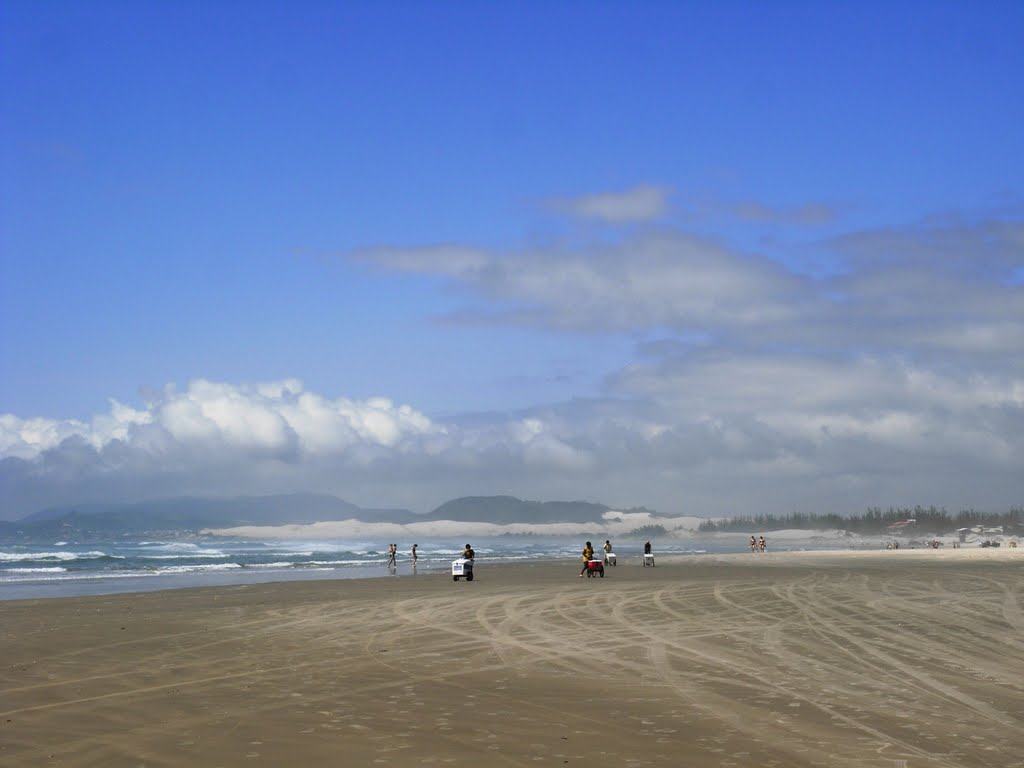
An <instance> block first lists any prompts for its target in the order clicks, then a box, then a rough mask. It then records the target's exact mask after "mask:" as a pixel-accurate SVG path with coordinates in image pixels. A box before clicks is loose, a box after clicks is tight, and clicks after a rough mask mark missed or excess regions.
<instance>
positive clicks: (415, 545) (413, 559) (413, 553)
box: [410, 544, 419, 568]
mask: <svg viewBox="0 0 1024 768" xmlns="http://www.w3.org/2000/svg"><path fill="white" fill-rule="evenodd" d="M418 546H419V544H413V545H412V552H411V553H410V554H411V555H412V567H413V568H415V567H416V547H418Z"/></svg>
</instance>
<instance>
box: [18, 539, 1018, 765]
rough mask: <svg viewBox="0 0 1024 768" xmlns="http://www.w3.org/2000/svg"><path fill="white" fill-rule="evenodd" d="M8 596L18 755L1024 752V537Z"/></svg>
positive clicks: (156, 760)
mask: <svg viewBox="0 0 1024 768" xmlns="http://www.w3.org/2000/svg"><path fill="white" fill-rule="evenodd" d="M657 565H658V567H657V568H642V567H641V566H640V560H639V558H636V557H634V558H624V557H620V559H619V564H618V566H616V567H609V568H608V569H607V574H606V577H605V578H603V579H579V578H577V576H576V574H577V572H578V567H577V563H575V562H570V561H566V562H562V563H552V564H536V565H522V566H502V567H493V566H492V567H488V565H487V563H486V562H480V563H478V565H477V571H476V575H477V578H476V580H475V581H474V582H472V583H466V582H465V581H460V582H458V583H454V582H453V581H452V579H451V577H450V576H449V575H447V574H438V573H434V574H430V575H421V576H416V577H413V576H406V577H402V578H395V579H371V580H365V581H343V582H342V581H339V582H309V583H285V584H269V585H253V586H246V587H229V588H219V589H199V590H173V591H168V592H161V593H141V594H125V595H116V596H110V597H92V598H75V599H55V600H41V601H27V600H26V601H12V602H6V603H0V639H2V640H0V645H2V649H3V654H2V659H3V666H2V672H0V710H2V711H0V727H2V731H0V734H2V736H0V765H4V766H7V765H10V766H35V765H61V766H100V765H102V766H140V765H145V766H184V765H190V766H241V765H246V766H252V765H273V766H281V765H316V764H323V765H352V766H359V765H375V764H381V765H383V764H391V765H404V766H437V765H467V766H469V765H472V766H490V765H522V766H526V765H552V766H554V765H558V766H564V765H570V766H571V765H580V766H581V765H584V764H588V765H597V764H601V765H617V766H680V765H686V766H780V767H785V766H814V765H822V766H865V767H867V766H872V767H874V766H878V767H880V768H883V767H884V768H896V767H897V766H907V768H918V767H923V766H929V767H930V766H979V768H980V767H981V766H985V767H986V768H988V767H991V766H1020V765H1022V764H1024V722H1022V719H1021V718H1022V711H1024V611H1022V605H1024V550H1009V549H1003V550H994V551H993V550H985V551H982V550H945V551H942V550H939V551H930V550H905V551H902V550H901V551H899V552H877V553H863V552H855V553H854V552H851V553H846V552H843V553H810V552H808V553H771V552H769V553H767V554H765V555H760V554H743V555H723V556H710V555H708V556H693V557H680V558H675V559H673V558H670V557H659V559H658V563H657Z"/></svg>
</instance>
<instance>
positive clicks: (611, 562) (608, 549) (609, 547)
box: [604, 539, 615, 565]
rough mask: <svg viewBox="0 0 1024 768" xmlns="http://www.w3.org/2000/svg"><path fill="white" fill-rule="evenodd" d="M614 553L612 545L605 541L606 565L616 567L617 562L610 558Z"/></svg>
mask: <svg viewBox="0 0 1024 768" xmlns="http://www.w3.org/2000/svg"><path fill="white" fill-rule="evenodd" d="M611 553H612V543H611V542H610V541H609V540H608V539H605V540H604V564H605V565H615V561H614V560H612V559H610V558H609V557H608V556H609V555H610V554H611Z"/></svg>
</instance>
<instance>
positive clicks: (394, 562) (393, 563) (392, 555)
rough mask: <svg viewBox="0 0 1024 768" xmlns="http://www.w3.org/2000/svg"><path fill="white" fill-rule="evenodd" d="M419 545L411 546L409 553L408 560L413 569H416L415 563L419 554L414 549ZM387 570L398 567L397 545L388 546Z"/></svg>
mask: <svg viewBox="0 0 1024 768" xmlns="http://www.w3.org/2000/svg"><path fill="white" fill-rule="evenodd" d="M417 547H419V544H413V545H412V549H411V550H410V551H409V560H410V561H411V562H412V566H413V568H415V567H416V561H417V560H418V559H419V554H418V553H417V552H416V548H417ZM387 565H388V568H395V567H397V566H398V545H397V544H388V563H387Z"/></svg>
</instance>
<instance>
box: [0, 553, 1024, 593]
mask: <svg viewBox="0 0 1024 768" xmlns="http://www.w3.org/2000/svg"><path fill="white" fill-rule="evenodd" d="M1017 553H1020V554H1019V555H1018V554H1017ZM876 555H877V556H879V557H881V558H884V559H890V560H891V559H893V558H900V557H924V558H932V559H936V560H947V559H960V560H1005V559H1010V560H1012V559H1013V558H1015V557H1022V558H1024V549H1021V548H1011V547H991V548H982V547H973V546H972V547H963V548H956V549H954V548H949V547H941V548H938V549H933V548H931V547H916V548H911V547H904V548H901V549H898V550H886V549H874V548H872V549H867V548H849V549H779V550H776V551H771V550H769V551H768V552H764V553H761V552H713V551H701V550H696V551H690V552H685V553H680V552H667V553H657V552H655V556H656V562H658V563H666V564H667V563H679V562H686V561H688V560H692V559H694V558H701V559H703V558H710V559H712V560H716V561H720V562H733V558H737V560H735V562H738V563H745V564H751V563H752V562H753V561H755V560H756V559H757V558H765V561H764V562H765V564H767V563H774V562H778V561H779V558H796V559H797V560H804V559H815V558H821V557H824V558H833V557H839V558H843V557H855V558H856V557H873V556H876ZM640 558H641V555H640V554H638V553H632V552H631V553H629V554H627V555H624V556H623V557H620V558H619V559H620V562H621V563H631V562H635V563H637V564H639V563H640ZM562 559H564V560H565V562H577V559H576V558H573V557H565V558H552V559H541V558H538V559H536V560H532V559H531V560H519V559H501V558H496V559H495V560H492V561H490V562H488V560H487V558H479V562H480V563H481V565H483V566H484V567H501V568H514V567H519V566H525V565H532V564H537V563H557V562H560V561H561V560H562ZM748 561H750V562H748ZM382 567H384V566H382V565H380V564H372V563H367V564H365V565H361V566H352V567H350V568H333V569H327V568H310V569H302V568H296V569H294V570H291V571H271V570H263V569H260V568H259V567H253V568H245V567H241V568H238V569H232V570H228V571H219V572H215V573H188V574H173V575H164V574H154V575H149V576H135V575H133V576H127V577H116V576H109V575H83V576H82V577H79V578H74V579H67V580H56V579H55V580H52V581H48V580H40V581H25V582H19V583H8V584H3V583H0V605H2V604H3V603H6V602H12V601H20V600H52V599H61V598H74V597H90V596H93V597H96V596H109V595H119V594H138V593H145V592H165V591H174V590H179V589H202V588H213V589H217V588H224V589H226V588H230V587H236V586H245V585H258V584H278V583H280V584H287V583H292V582H311V581H361V580H364V579H395V578H422V577H425V576H428V575H433V574H438V573H447V572H448V564H447V561H445V562H438V561H436V560H434V561H427V560H426V559H424V561H423V562H422V563H421V565H420V566H419V568H418V569H417V570H416V571H411V570H410V569H411V561H408V560H400V561H399V564H398V567H397V569H396V570H395V571H394V572H388V571H383V572H382V571H381V570H380V569H381V568H382Z"/></svg>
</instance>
